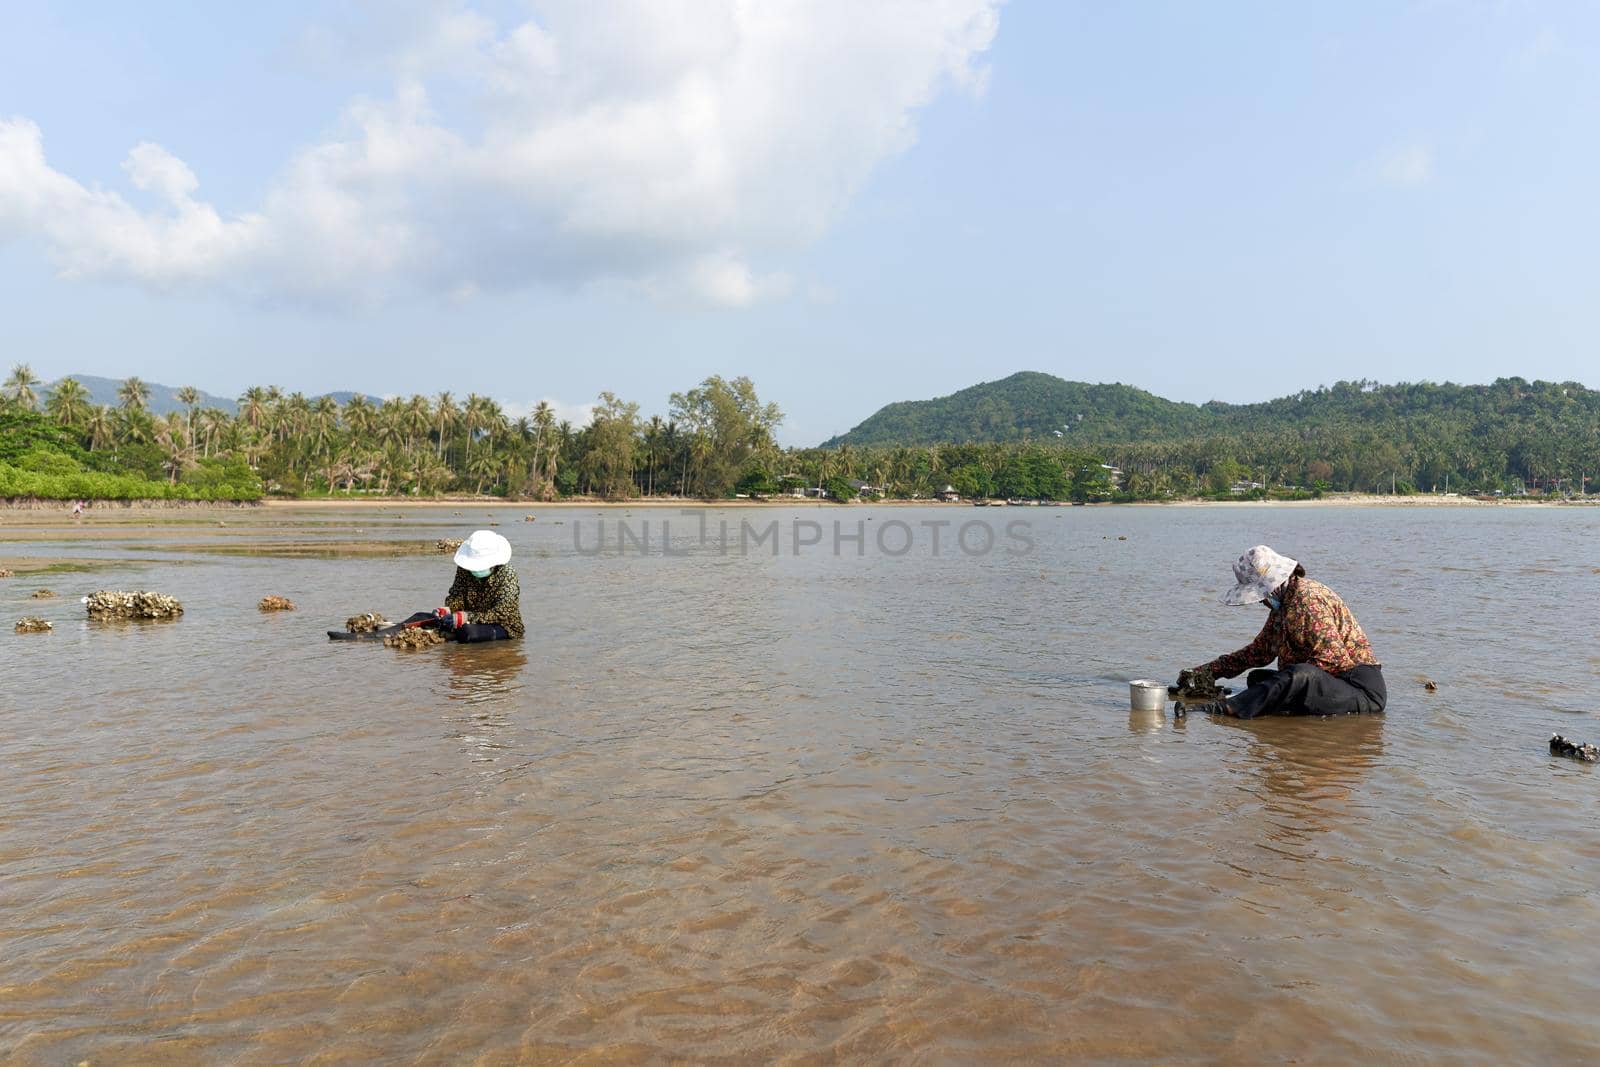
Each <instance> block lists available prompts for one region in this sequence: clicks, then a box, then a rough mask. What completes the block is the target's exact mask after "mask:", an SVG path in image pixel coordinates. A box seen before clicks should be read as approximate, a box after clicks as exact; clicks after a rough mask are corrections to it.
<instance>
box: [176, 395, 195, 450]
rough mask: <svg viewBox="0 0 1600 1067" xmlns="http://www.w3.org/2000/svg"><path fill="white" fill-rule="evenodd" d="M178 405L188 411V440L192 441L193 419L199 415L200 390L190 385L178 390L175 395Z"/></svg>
mask: <svg viewBox="0 0 1600 1067" xmlns="http://www.w3.org/2000/svg"><path fill="white" fill-rule="evenodd" d="M174 395H175V396H176V397H177V400H178V403H180V404H182V405H183V406H184V407H186V408H188V409H189V439H190V440H191V441H192V440H193V439H194V417H195V416H196V415H198V414H199V413H200V390H198V389H196V388H195V387H194V386H192V385H184V386H180V387H179V388H178V391H177V393H176V394H174Z"/></svg>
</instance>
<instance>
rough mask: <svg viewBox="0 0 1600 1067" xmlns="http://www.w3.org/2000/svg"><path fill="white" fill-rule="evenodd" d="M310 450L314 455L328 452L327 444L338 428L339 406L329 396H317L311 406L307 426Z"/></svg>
mask: <svg viewBox="0 0 1600 1067" xmlns="http://www.w3.org/2000/svg"><path fill="white" fill-rule="evenodd" d="M307 428H308V433H309V436H310V440H311V445H312V450H313V452H314V453H315V454H324V453H327V452H328V451H329V449H328V442H329V441H331V440H332V438H333V435H334V432H335V431H337V430H338V428H339V404H338V402H337V401H335V400H334V399H333V397H331V396H319V397H317V400H316V403H314V404H312V405H311V415H310V419H309V420H308V424H307Z"/></svg>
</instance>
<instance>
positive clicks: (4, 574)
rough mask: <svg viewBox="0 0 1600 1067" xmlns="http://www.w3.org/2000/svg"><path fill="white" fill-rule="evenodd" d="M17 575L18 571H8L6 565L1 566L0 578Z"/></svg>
mask: <svg viewBox="0 0 1600 1067" xmlns="http://www.w3.org/2000/svg"><path fill="white" fill-rule="evenodd" d="M16 576H17V572H16V571H8V570H6V569H5V568H4V567H0V578H15V577H16Z"/></svg>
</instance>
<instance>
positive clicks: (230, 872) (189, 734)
mask: <svg viewBox="0 0 1600 1067" xmlns="http://www.w3.org/2000/svg"><path fill="white" fill-rule="evenodd" d="M849 513H850V514H851V515H852V516H860V517H863V518H867V517H871V516H876V517H877V519H878V521H882V520H883V518H884V517H886V516H887V515H888V514H889V512H887V511H885V510H879V509H873V508H867V507H857V508H852V509H850V510H849ZM507 514H510V513H507ZM797 514H803V515H810V514H814V513H813V512H809V511H807V512H798V513H797ZM584 515H585V516H586V517H588V515H589V513H587V512H585V513H584ZM1026 516H1027V520H1028V521H1030V522H1032V523H1033V529H1032V535H1033V537H1034V539H1035V541H1036V542H1037V545H1038V549H1037V551H1036V552H1035V553H1034V554H1032V555H1030V556H1023V557H1010V556H1005V555H1003V554H995V555H993V556H989V557H985V558H982V559H974V558H969V557H965V556H962V555H960V554H956V555H945V556H941V557H938V558H931V557H924V558H916V559H909V558H908V559H890V558H885V557H882V556H876V555H873V554H870V553H869V554H867V555H865V556H863V557H856V556H854V555H853V554H851V553H847V554H846V555H844V556H843V557H840V558H834V557H832V556H831V555H830V554H827V553H821V554H818V555H814V556H801V557H795V556H793V555H784V554H780V555H779V556H777V557H773V556H770V555H765V556H754V557H738V556H728V557H721V556H718V555H716V554H715V553H705V552H701V553H695V554H692V555H691V556H689V557H673V558H663V557H661V556H659V555H657V556H650V557H617V556H608V557H599V558H589V557H581V556H579V555H577V554H576V553H575V552H574V551H573V550H572V548H571V537H570V531H568V530H566V529H562V528H558V527H556V526H555V524H554V523H553V522H552V523H547V522H545V521H543V519H541V521H540V522H538V523H530V524H522V523H516V522H508V523H507V524H506V525H505V527H504V530H505V532H506V533H507V535H508V536H509V537H510V538H511V539H512V541H513V543H514V545H515V547H516V551H517V555H518V558H519V559H520V560H522V561H523V565H522V567H521V575H522V587H523V593H524V604H523V608H524V615H525V617H526V619H527V621H528V624H529V636H528V638H527V639H526V640H524V641H521V642H512V643H497V644H489V645H478V646H457V645H446V646H440V647H438V648H434V649H428V650H425V651H421V652H416V653H405V652H399V651H395V650H390V649H385V648H383V647H382V646H381V645H375V644H352V643H337V644H336V643H331V642H328V641H327V640H326V639H325V637H324V636H323V633H322V631H323V630H325V629H327V628H328V627H329V626H337V625H338V620H342V619H344V618H345V617H346V616H348V615H350V614H352V613H354V612H357V611H365V610H370V609H379V610H382V611H384V612H385V613H386V614H388V615H389V616H390V617H392V618H399V617H403V616H404V615H405V614H407V613H409V612H410V611H412V610H415V609H417V608H419V607H426V606H428V605H431V604H434V603H437V601H438V597H439V594H440V593H441V592H442V591H443V589H444V588H445V587H446V586H447V585H448V581H449V578H450V573H449V566H448V560H440V559H436V558H431V557H417V558H392V557H390V558H386V557H371V558H359V559H356V558H342V559H339V560H337V561H333V560H325V559H320V558H295V559H273V558H257V557H251V556H246V555H239V556H218V555H216V554H211V553H206V554H202V555H200V556H199V557H196V556H194V555H190V554H185V553H182V552H172V553H167V552H164V551H163V548H162V544H163V542H162V541H161V539H159V538H156V537H154V536H153V535H150V534H149V533H148V531H144V530H137V529H136V530H133V531H131V533H130V534H129V535H128V536H129V537H132V536H137V537H139V538H140V541H139V549H138V552H137V554H136V555H137V559H136V561H134V562H126V561H127V560H128V559H129V558H130V556H132V555H134V554H133V553H130V552H128V551H126V546H125V545H122V544H119V541H118V536H117V535H116V533H115V532H114V531H113V532H109V533H108V532H107V531H105V530H97V531H95V533H94V534H93V535H92V536H89V535H85V536H82V537H80V535H79V534H77V533H76V532H75V531H73V530H72V529H71V528H66V529H63V530H61V531H58V532H55V533H52V532H50V529H49V528H48V526H43V525H38V524H35V525H34V526H32V527H30V529H29V532H28V537H29V538H31V540H30V541H29V543H28V544H27V546H26V553H23V552H21V551H18V552H16V553H15V554H16V555H22V554H28V555H34V556H38V555H46V554H49V555H55V556H58V557H62V558H94V559H97V560H101V561H102V562H103V563H104V565H105V569H103V570H101V571H98V572H96V573H94V574H92V575H90V574H79V576H78V579H74V578H72V576H71V574H69V573H63V574H61V575H60V576H59V578H57V577H52V581H51V584H52V585H53V586H55V587H57V588H58V589H59V590H60V591H61V592H62V594H63V595H62V597H61V598H60V600H59V601H51V602H40V604H39V605H38V606H37V610H38V612H40V613H44V614H46V615H47V617H50V618H51V619H52V621H54V622H55V623H56V631H55V632H54V633H52V634H50V635H47V636H45V637H41V638H34V639H25V638H13V639H10V640H6V641H4V642H0V643H3V644H4V647H5V651H4V652H0V656H3V657H4V658H3V659H0V664H3V669H4V675H3V685H0V778H3V780H4V781H5V782H6V788H7V793H6V800H7V803H6V805H5V807H4V809H3V810H0V872H3V881H0V902H3V904H4V907H3V909H0V916H3V917H0V1060H5V1061H7V1062H22V1063H49V1064H54V1063H62V1062H72V1063H75V1062H79V1061H81V1060H84V1059H88V1060H90V1061H91V1062H94V1063H101V1062H104V1063H141V1062H142V1063H172V1062H241V1063H276V1062H302V1061H307V1060H310V1059H321V1060H326V1061H335V1062H336V1061H354V1062H412V1061H420V1062H472V1061H475V1060H479V1059H481V1060H483V1061H485V1062H547V1061H548V1062H561V1061H566V1060H573V1059H578V1058H586V1059H587V1060H592V1061H598V1062H611V1061H619V1062H620V1061H651V1062H655V1061H663V1060H667V1059H670V1058H672V1057H680V1058H683V1059H687V1060H697V1061H704V1060H714V1059H719V1058H720V1059H726V1060H730V1061H738V1062H748V1061H756V1062H763V1061H773V1060H781V1059H783V1058H784V1057H790V1058H792V1059H794V1060H797V1061H806V1060H816V1061H836V1060H843V1061H851V1062H883V1061H907V1060H909V1061H930V1062H1011V1061H1033V1062H1048V1061H1069V1060H1070V1061H1106V1062H1135V1063H1142V1062H1151V1061H1162V1062H1168V1061H1174V1060H1188V1061H1198V1062H1217V1061H1223V1062H1237V1061H1273V1062H1277V1061H1286V1060H1296V1061H1302V1062H1329V1063H1344V1062H1356V1061H1368V1060H1378V1061H1383V1062H1391V1061H1401V1060H1416V1061H1419V1062H1441V1061H1447V1062H1481V1063H1503V1062H1584V1061H1589V1060H1593V1059H1594V1058H1595V1057H1596V1055H1597V1054H1600V1047H1597V1045H1596V1042H1595V1039H1594V1036H1593V1031H1592V1027H1591V1012H1592V1006H1593V1003H1594V1001H1595V998H1596V995H1597V994H1600V968H1597V967H1596V965H1595V963H1594V960H1593V951H1592V948H1591V945H1592V943H1593V941H1594V939H1595V937H1596V935H1597V934H1600V901H1597V894H1595V893H1594V889H1593V887H1594V885H1595V882H1596V879H1597V877H1600V849H1596V848H1595V846H1594V844H1593V842H1595V841H1596V840H1597V839H1600V837H1597V833H1596V831H1597V830H1600V826H1597V814H1596V813H1597V808H1596V806H1595V805H1594V804H1593V803H1592V795H1593V789H1594V787H1595V781H1596V780H1595V778H1594V773H1595V772H1594V769H1593V768H1590V767H1584V766H1580V765H1577V764H1572V763H1570V762H1564V761H1559V760H1553V759H1551V758H1550V757H1548V755H1547V754H1546V751H1545V743H1546V741H1547V739H1548V737H1549V734H1550V733H1551V732H1552V731H1553V730H1557V729H1559V730H1560V731H1561V732H1563V733H1566V734H1568V735H1578V736H1584V737H1594V736H1600V722H1597V720H1596V717H1595V715H1594V713H1593V712H1592V711H1591V710H1590V709H1591V708H1592V707H1593V706H1594V704H1595V702H1594V700H1593V694H1592V681H1593V672H1592V671H1590V672H1587V673H1585V672H1583V671H1577V672H1574V670H1573V659H1572V655H1571V645H1570V642H1562V643H1561V647H1558V646H1557V643H1556V642H1555V641H1553V640H1552V638H1551V637H1550V635H1549V634H1548V633H1547V632H1544V631H1542V630H1540V629H1538V628H1534V627H1521V626H1513V627H1509V628H1508V627H1507V626H1506V620H1507V619H1516V618H1530V617H1545V616H1544V615H1543V614H1541V612H1543V610H1544V608H1545V605H1544V604H1543V603H1542V601H1540V600H1539V598H1540V597H1541V596H1543V593H1542V592H1541V590H1540V588H1539V587H1536V586H1533V585H1530V584H1529V583H1528V582H1527V581H1526V579H1525V578H1524V577H1521V576H1519V575H1517V574H1511V573H1506V572H1505V571H1504V570H1503V569H1501V568H1499V567H1497V566H1496V563H1497V561H1500V560H1503V559H1505V558H1510V557H1512V556H1515V557H1516V558H1519V559H1521V560H1523V561H1524V562H1525V565H1526V566H1527V567H1530V568H1543V569H1547V570H1550V571H1552V572H1554V573H1556V574H1558V575H1559V576H1560V579H1561V582H1562V588H1563V594H1564V595H1565V596H1567V597H1569V598H1570V599H1571V601H1572V602H1573V603H1588V602H1590V601H1592V600H1593V599H1594V597H1595V595H1596V594H1597V593H1600V575H1596V574H1594V573H1593V571H1592V570H1591V569H1590V568H1588V567H1587V566H1582V567H1575V566H1573V565H1571V563H1570V561H1572V560H1586V559H1588V557H1589V555H1590V554H1592V545H1593V543H1594V540H1595V534H1596V533H1597V532H1600V529H1597V527H1600V514H1597V513H1594V512H1583V511H1543V512H1538V511H1526V512H1519V513H1506V512H1499V511H1484V512H1446V513H1442V514H1433V513H1425V512H1416V511H1383V510H1348V511H1346V510H1335V509H1317V510H1312V509H1306V510H1295V509H1286V508H1252V507H1248V506H1240V507H1237V508H1219V509H1145V508H1121V509H1094V508H1060V509H1038V510H1037V513H1035V512H1034V511H1031V510H1030V511H1029V512H1028V513H1026ZM569 517H570V513H569ZM894 517H896V518H902V519H905V520H907V521H911V522H916V521H919V520H921V519H923V518H928V519H960V520H964V519H966V518H967V517H969V513H967V512H964V511H960V510H959V509H940V510H937V511H928V512H922V511H918V510H916V509H900V510H896V511H895V512H894ZM1013 517H1014V516H1013V515H1012V514H1010V513H1007V514H1006V518H1007V519H1008V520H1009V519H1011V518H1013ZM455 521H456V522H460V523H466V524H468V526H467V527H462V528H461V529H457V528H455V527H453V526H451V525H449V522H450V518H449V517H448V516H446V515H441V514H440V513H438V512H436V511H435V512H429V513H426V514H421V513H419V514H417V515H414V516H411V515H406V514H404V513H402V514H401V515H400V516H399V517H395V516H391V515H389V514H388V513H384V514H383V515H381V516H380V515H376V514H374V513H371V512H362V513H348V514H342V513H339V512H330V511H324V512H319V513H317V514H316V515H315V516H314V518H313V521H311V522H308V523H305V524H303V526H297V525H296V524H295V522H294V521H291V519H286V518H285V517H284V516H283V514H282V513H278V512H274V513H269V514H267V515H263V516H260V517H251V516H248V515H233V514H230V515H229V517H228V522H229V526H228V527H227V528H226V529H219V530H217V531H216V532H215V534H214V537H215V539H216V540H217V541H218V542H223V543H227V544H248V542H249V539H250V537H251V536H253V535H254V534H253V531H254V533H259V532H260V531H259V530H255V524H257V523H259V524H260V525H261V527H262V529H265V530H267V531H268V532H269V533H270V534H271V536H273V537H275V538H277V539H280V540H284V541H293V542H295V543H300V542H305V541H316V540H325V541H327V542H329V543H330V545H332V546H335V547H331V548H330V549H329V551H330V552H336V551H338V549H337V547H336V546H337V545H338V544H340V543H343V542H347V541H350V540H352V539H356V538H358V537H360V536H376V537H378V538H380V539H404V538H406V537H408V536H411V535H412V534H415V535H416V536H418V537H422V536H426V537H430V538H431V537H439V536H459V534H460V533H462V532H469V527H470V524H471V523H477V522H480V521H481V516H480V515H478V514H477V512H473V513H471V514H470V515H463V516H462V517H461V518H459V519H456V520H455ZM869 521H871V520H869ZM413 526H414V527H415V529H413V528H412V527H413ZM360 531H367V533H366V534H362V533H360ZM4 536H5V535H4V533H3V532H0V541H3V539H4ZM206 536H207V534H206V533H205V532H204V531H199V532H197V528H189V529H185V530H184V531H183V532H182V534H181V540H182V542H183V543H188V542H189V541H192V540H196V539H203V538H204V537H206ZM1119 537H1126V538H1127V540H1126V541H1123V540H1119V539H1118V538H1119ZM1263 541H1265V542H1267V543H1270V544H1273V545H1274V546H1276V547H1278V548H1279V549H1281V550H1283V551H1286V552H1289V553H1290V554H1292V555H1294V556H1295V557H1296V558H1298V559H1301V560H1303V561H1305V562H1306V565H1307V567H1308V569H1310V570H1311V571H1312V573H1313V575H1315V576H1316V577H1319V578H1322V579H1324V580H1326V581H1328V582H1329V584H1330V585H1332V586H1333V587H1334V588H1335V589H1337V590H1339V591H1340V593H1341V594H1343V595H1344V596H1345V597H1346V598H1347V599H1348V600H1349V601H1350V603H1351V604H1352V606H1353V607H1354V609H1355V610H1356V612H1357V614H1358V615H1359V616H1360V618H1361V620H1362V623H1363V625H1364V626H1365V628H1366V630H1367V632H1368V634H1369V635H1370V636H1371V637H1372V639H1373V642H1374V644H1375V647H1376V649H1377V651H1378V653H1379V655H1380V656H1381V657H1382V658H1383V660H1384V662H1385V664H1386V674H1387V675H1388V677H1389V685H1390V690H1391V694H1392V701H1391V706H1390V710H1389V713H1388V714H1387V715H1385V716H1365V717H1363V716H1355V717H1348V718H1335V719H1328V720H1321V719H1303V720H1298V719H1297V720H1281V719H1265V720H1258V721H1253V722H1248V723H1239V722H1234V721H1226V720H1224V721H1213V720H1210V719H1208V718H1205V717H1193V716H1192V717H1190V718H1189V719H1184V720H1174V719H1172V718H1171V715H1170V711H1164V712H1159V713H1131V712H1129V711H1128V710H1127V703H1128V697H1127V692H1128V690H1127V684H1126V679H1128V678H1135V677H1171V676H1173V675H1174V674H1175V672H1176V670H1177V668H1178V667H1181V666H1183V665H1186V664H1192V663H1196V662H1201V661H1202V660H1203V659H1205V658H1207V657H1209V656H1212V655H1215V654H1216V653H1218V652H1221V651H1225V650H1229V649H1232V648H1236V647H1238V646H1240V645H1242V644H1243V643H1244V642H1245V641H1246V640H1248V639H1249V637H1250V636H1251V635H1252V634H1253V633H1254V628H1255V625H1256V624H1258V622H1259V619H1258V618H1257V617H1256V616H1255V615H1252V614H1250V613H1246V612H1236V611H1230V610H1229V609H1225V608H1222V607H1220V606H1218V605H1217V604H1216V603H1215V600H1216V596H1217V595H1218V593H1219V592H1220V590H1221V589H1222V588H1223V587H1225V586H1226V585H1227V584H1228V581H1229V579H1228V572H1227V565H1228V563H1229V562H1231V561H1232V560H1233V559H1234V558H1236V557H1237V555H1238V553H1239V551H1240V550H1241V549H1242V548H1243V547H1245V546H1248V545H1250V544H1255V543H1259V542H1263ZM0 550H4V546H3V545H0ZM1373 560H1382V561H1385V563H1384V564H1383V565H1382V566H1373V565H1372V563H1371V561H1373ZM1446 560H1448V561H1449V563H1450V565H1451V566H1454V567H1459V568H1460V569H1459V570H1455V571H1452V570H1448V569H1441V567H1440V566H1439V564H1440V563H1441V561H1446ZM98 587H124V588H152V589H160V590H162V591H165V592H170V593H173V594H174V595H177V596H178V597H179V598H180V599H181V600H183V602H184V604H185V607H186V613H185V616H184V618H183V619H182V620H180V621H178V622H175V623H172V624H169V625H164V626H142V627H141V626H130V627H120V626H89V625H86V624H85V623H84V622H83V621H82V619H81V617H80V616H79V615H78V614H77V611H76V610H75V609H76V607H77V605H76V601H75V598H76V597H77V596H79V595H82V593H84V592H87V591H89V589H91V588H98ZM29 589H31V586H27V585H26V583H24V586H20V587H14V586H13V584H8V583H0V605H3V606H5V607H7V608H10V609H12V611H13V613H14V614H24V613H32V612H33V610H34V609H35V604H34V603H33V602H29V601H27V600H26V593H27V592H28V591H29ZM267 592H273V593H278V594H281V595H286V596H289V597H290V598H291V599H293V600H294V601H295V602H296V603H297V604H298V605H299V610H298V611H297V612H294V613H284V614H282V615H278V616H262V615H260V614H259V613H258V612H256V610H255V606H254V605H255V602H256V600H257V599H258V598H259V597H260V596H261V595H262V594H264V593H267ZM1591 658H1592V657H1591ZM1579 662H1580V663H1583V662H1587V660H1585V659H1583V657H1582V656H1580V658H1579ZM1423 677H1428V678H1433V679H1436V680H1437V681H1438V682H1439V683H1440V685H1439V689H1438V691H1437V692H1433V693H1429V692H1426V691H1425V690H1423V689H1422V687H1421V684H1420V681H1419V679H1421V678H1423ZM1124 715H1127V728H1126V729H1124V728H1123V721H1122V717H1123V716H1124Z"/></svg>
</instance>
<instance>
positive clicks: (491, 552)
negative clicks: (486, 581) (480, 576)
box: [456, 530, 511, 571]
mask: <svg viewBox="0 0 1600 1067" xmlns="http://www.w3.org/2000/svg"><path fill="white" fill-rule="evenodd" d="M510 559H511V542H510V541H507V540H506V539H505V538H504V537H501V536H500V535H499V534H497V533H495V532H494V531H493V530H479V531H478V532H476V533H474V534H473V535H472V536H471V537H469V538H467V539H466V540H465V541H463V542H461V547H460V548H458V549H456V566H457V567H460V568H461V569H462V570H464V571H486V570H489V569H490V568H491V567H498V566H500V564H502V563H506V562H508V561H509V560H510Z"/></svg>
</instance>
